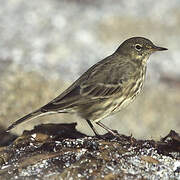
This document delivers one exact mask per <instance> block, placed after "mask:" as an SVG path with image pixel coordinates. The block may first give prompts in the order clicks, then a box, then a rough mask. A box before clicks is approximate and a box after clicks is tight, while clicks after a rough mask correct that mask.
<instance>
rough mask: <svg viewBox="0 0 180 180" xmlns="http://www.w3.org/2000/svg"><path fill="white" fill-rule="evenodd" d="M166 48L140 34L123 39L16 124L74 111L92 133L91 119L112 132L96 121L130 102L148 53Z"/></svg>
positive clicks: (140, 85)
mask: <svg viewBox="0 0 180 180" xmlns="http://www.w3.org/2000/svg"><path fill="white" fill-rule="evenodd" d="M163 50H167V49H166V48H163V47H157V46H155V45H154V44H153V43H152V42H151V41H150V40H148V39H146V38H143V37H133V38H130V39H127V40H126V41H124V42H123V43H122V44H121V45H120V46H119V48H118V49H117V50H116V51H115V52H114V53H113V54H112V55H110V56H108V57H106V58H105V59H103V60H102V61H100V62H98V63H96V64H95V65H93V66H92V67H91V68H89V69H88V70H87V71H86V72H85V73H84V74H83V75H82V76H81V77H80V78H79V79H77V80H76V81H75V82H74V83H73V84H72V85H71V86H70V87H69V88H68V89H66V90H65V91H64V92H63V93H62V94H60V95H59V96H58V97H56V98H55V99H54V100H52V101H50V102H49V103H48V104H46V105H45V106H43V107H41V108H39V109H38V110H36V111H34V112H32V113H30V114H28V115H26V116H24V117H22V118H20V119H19V120H17V121H15V122H14V123H13V124H12V125H10V126H9V127H8V129H7V131H9V130H11V129H12V128H14V127H15V126H17V125H18V124H20V123H22V122H24V121H26V120H29V119H32V118H35V117H38V116H42V115H45V114H49V113H72V112H73V113H74V112H75V113H77V114H78V115H80V116H81V117H82V118H84V119H86V120H87V122H88V124H89V125H90V127H91V128H92V130H93V131H94V133H95V134H96V135H98V133H97V132H96V130H95V128H94V126H93V125H92V122H96V123H97V124H98V125H100V126H101V127H103V128H104V129H106V130H107V131H109V132H111V133H112V134H115V133H114V131H112V130H111V129H109V128H108V127H106V126H105V125H104V124H102V123H101V122H100V120H101V119H103V118H105V117H106V116H108V115H110V114H112V113H115V112H118V111H120V110H121V109H122V108H124V107H126V106H127V105H128V104H129V103H130V102H132V101H133V100H134V99H135V97H136V96H137V95H138V94H139V92H140V91H141V89H142V86H143V83H144V79H145V75H146V65H147V60H148V58H149V56H150V55H151V54H152V53H153V52H155V51H163Z"/></svg>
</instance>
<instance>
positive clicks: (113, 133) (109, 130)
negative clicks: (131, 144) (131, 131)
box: [96, 121, 119, 137]
mask: <svg viewBox="0 0 180 180" xmlns="http://www.w3.org/2000/svg"><path fill="white" fill-rule="evenodd" d="M96 124H98V125H99V126H101V127H102V128H103V129H105V130H106V131H108V132H109V133H111V134H112V135H113V136H116V137H117V136H118V135H119V134H118V133H117V132H116V131H115V130H112V129H110V128H108V127H107V126H105V125H104V124H103V123H102V122H100V121H98V122H96Z"/></svg>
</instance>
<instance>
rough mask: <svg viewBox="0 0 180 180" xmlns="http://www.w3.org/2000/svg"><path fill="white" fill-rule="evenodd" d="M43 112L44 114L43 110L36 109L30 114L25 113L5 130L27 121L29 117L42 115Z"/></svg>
mask: <svg viewBox="0 0 180 180" xmlns="http://www.w3.org/2000/svg"><path fill="white" fill-rule="evenodd" d="M43 114H46V113H45V112H42V111H41V109H38V110H36V111H34V112H32V113H30V114H27V115H25V116H24V117H22V118H20V119H18V120H17V121H15V122H14V123H12V124H11V125H10V126H9V127H8V128H7V130H6V132H9V131H10V130H11V129H13V128H15V127H16V126H17V125H19V124H21V123H23V122H25V121H27V120H30V119H33V118H36V117H38V116H42V115H43Z"/></svg>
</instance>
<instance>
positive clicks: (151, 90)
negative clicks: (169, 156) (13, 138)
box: [0, 0, 180, 138]
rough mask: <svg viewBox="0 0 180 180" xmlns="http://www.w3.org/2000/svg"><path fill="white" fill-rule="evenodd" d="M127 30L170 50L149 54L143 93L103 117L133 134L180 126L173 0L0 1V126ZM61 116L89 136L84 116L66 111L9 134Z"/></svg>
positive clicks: (58, 88) (109, 48)
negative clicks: (75, 123)
mask: <svg viewBox="0 0 180 180" xmlns="http://www.w3.org/2000/svg"><path fill="white" fill-rule="evenodd" d="M132 36H144V37H146V38H149V39H151V40H152V41H153V42H154V43H155V44H156V45H159V46H163V47H166V48H168V49H169V50H168V51H166V52H159V53H156V54H153V55H152V56H151V58H150V61H149V64H148V73H147V78H146V83H145V87H144V91H143V93H142V94H141V95H140V96H139V97H138V98H137V99H136V101H135V102H134V103H132V104H131V105H130V106H129V107H127V108H126V109H124V110H122V111H121V112H119V113H117V114H116V115H114V116H111V117H108V118H106V119H104V120H103V121H102V122H103V123H104V124H106V125H107V126H108V127H111V128H113V129H116V130H118V131H119V132H120V133H123V134H126V135H130V134H132V135H133V136H135V137H137V138H160V137H162V136H164V135H166V134H167V133H168V132H169V131H170V129H174V130H176V131H177V132H180V117H179V115H180V50H179V48H180V44H179V42H180V1H179V0H171V1H169V0H164V1H163V2H162V1H153V0H149V1H144V0H129V1H126V0H121V1H118V0H66V1H65V0H39V1H36V0H31V1H26V0H8V1H1V6H0V102H1V107H0V126H1V128H2V129H5V128H6V127H7V126H9V125H10V124H11V123H12V122H13V121H15V120H17V119H18V118H20V117H21V116H23V115H25V114H26V113H29V112H31V111H32V110H35V109H36V108H39V107H40V106H42V105H44V104H45V103H47V102H49V101H50V100H52V98H54V97H56V96H57V95H59V94H60V93H61V92H62V91H63V90H64V89H66V88H67V87H68V86H69V85H70V84H71V83H72V82H73V81H74V80H76V79H77V78H78V77H79V76H80V75H81V74H82V73H83V72H84V71H86V70H87V69H88V68H89V67H90V66H91V65H93V64H94V63H96V62H97V61H99V60H101V59H103V58H104V57H106V56H108V55H110V54H111V53H113V52H114V51H115V49H116V48H117V47H118V46H119V45H120V43H121V42H122V41H124V40H125V39H127V38H129V37H132ZM61 122H62V123H66V122H67V123H70V122H78V130H80V131H81V132H84V133H87V134H89V135H93V133H92V130H91V129H90V128H89V126H88V125H87V123H86V121H84V120H81V119H80V118H79V117H77V116H75V115H67V114H65V115H63V114H60V115H50V116H46V117H41V118H37V119H34V120H32V121H29V122H26V123H24V124H22V125H20V126H18V127H17V128H15V129H14V130H13V132H14V133H22V131H23V130H28V129H32V128H33V127H34V125H37V124H41V123H61ZM97 129H98V131H99V132H100V133H104V131H103V130H102V128H99V127H97Z"/></svg>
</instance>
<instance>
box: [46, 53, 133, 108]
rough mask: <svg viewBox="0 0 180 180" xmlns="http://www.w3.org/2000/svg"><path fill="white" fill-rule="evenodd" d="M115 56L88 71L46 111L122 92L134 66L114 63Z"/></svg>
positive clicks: (48, 106) (122, 62)
mask: <svg viewBox="0 0 180 180" xmlns="http://www.w3.org/2000/svg"><path fill="white" fill-rule="evenodd" d="M112 58H113V55H111V56H109V57H108V60H107V58H106V59H104V60H102V61H101V62H99V63H97V64H95V65H94V66H92V67H91V68H90V69H89V70H88V71H86V72H85V73H84V74H83V75H82V76H81V77H80V78H79V79H78V80H77V81H75V82H74V83H73V84H72V85H71V86H70V87H69V88H68V89H67V90H65V91H64V92H63V93H62V94H61V95H59V96H58V97H56V98H55V99H54V100H52V101H51V102H50V103H48V104H47V105H45V106H44V107H43V109H44V110H50V109H51V110H53V109H54V110H55V109H64V108H70V107H73V106H76V105H78V104H82V103H85V104H86V103H87V102H91V101H95V100H98V99H102V98H109V97H111V96H113V95H115V94H117V93H120V92H122V87H123V86H124V85H123V84H124V83H126V82H127V80H128V79H129V77H130V76H131V75H132V74H131V72H132V68H133V66H132V65H131V64H128V63H124V61H121V59H119V61H120V62H119V63H116V62H113V61H114V59H112Z"/></svg>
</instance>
